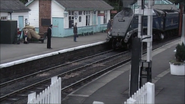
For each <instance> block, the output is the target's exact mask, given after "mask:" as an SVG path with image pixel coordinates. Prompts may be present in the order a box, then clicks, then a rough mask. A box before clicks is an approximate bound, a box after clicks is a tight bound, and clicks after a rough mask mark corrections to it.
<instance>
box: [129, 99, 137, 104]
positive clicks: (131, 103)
mask: <svg viewBox="0 0 185 104" xmlns="http://www.w3.org/2000/svg"><path fill="white" fill-rule="evenodd" d="M127 104H136V100H135V99H133V98H129V99H128V100H127Z"/></svg>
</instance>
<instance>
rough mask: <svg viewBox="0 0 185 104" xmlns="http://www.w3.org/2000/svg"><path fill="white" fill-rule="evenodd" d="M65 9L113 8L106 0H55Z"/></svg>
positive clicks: (31, 0)
mask: <svg viewBox="0 0 185 104" xmlns="http://www.w3.org/2000/svg"><path fill="white" fill-rule="evenodd" d="M33 1H35V0H30V2H28V3H26V6H28V5H30V4H31V3H32V2H33ZM54 1H56V2H58V4H59V5H61V6H62V7H64V8H65V10H111V9H113V7H112V6H110V5H109V4H108V3H106V2H105V1H104V0H54Z"/></svg>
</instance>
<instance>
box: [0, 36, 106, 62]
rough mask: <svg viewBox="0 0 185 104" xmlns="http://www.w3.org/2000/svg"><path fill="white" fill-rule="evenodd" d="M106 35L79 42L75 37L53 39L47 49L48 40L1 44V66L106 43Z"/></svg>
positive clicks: (82, 38)
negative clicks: (61, 51)
mask: <svg viewBox="0 0 185 104" xmlns="http://www.w3.org/2000/svg"><path fill="white" fill-rule="evenodd" d="M106 38H107V34H106V33H95V34H93V35H87V36H79V37H78V38H77V42H74V41H73V37H65V38H51V48H52V49H47V48H46V47H47V39H46V40H45V41H44V43H41V42H39V41H38V42H34V43H33V42H32V43H29V44H24V43H20V44H0V49H1V50H0V56H1V57H0V64H4V63H8V62H12V61H16V60H20V59H24V58H29V57H32V56H36V55H41V54H45V53H49V52H54V51H59V50H64V49H68V48H73V47H77V46H81V45H87V44H92V43H96V42H104V41H106Z"/></svg>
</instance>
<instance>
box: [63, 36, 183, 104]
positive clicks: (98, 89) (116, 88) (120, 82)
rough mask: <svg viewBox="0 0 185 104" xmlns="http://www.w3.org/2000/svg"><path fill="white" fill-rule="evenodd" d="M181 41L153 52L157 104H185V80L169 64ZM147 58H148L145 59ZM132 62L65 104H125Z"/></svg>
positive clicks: (104, 77) (87, 85) (93, 83)
mask: <svg viewBox="0 0 185 104" xmlns="http://www.w3.org/2000/svg"><path fill="white" fill-rule="evenodd" d="M179 42H180V40H179V39H178V40H175V41H173V42H171V43H168V44H166V45H164V46H163V47H161V48H158V49H157V50H154V51H153V52H152V55H153V60H152V83H154V85H155V104H185V76H176V75H171V73H170V65H169V60H171V59H172V58H173V57H174V54H175V53H174V49H175V47H176V45H177V44H178V43H179ZM143 57H146V56H143ZM130 66H131V65H130V62H128V63H127V64H125V65H122V66H121V67H119V68H116V69H115V70H113V71H111V72H108V73H106V74H104V75H102V76H101V77H99V78H97V79H96V80H94V81H93V82H91V83H88V84H86V85H85V86H83V87H82V88H80V89H78V90H77V91H75V92H73V93H71V94H70V95H69V96H68V97H67V98H66V99H64V100H63V104H93V102H94V101H98V102H101V103H102V104H124V101H126V100H127V99H128V98H129V95H128V92H129V73H130V68H131V67H130Z"/></svg>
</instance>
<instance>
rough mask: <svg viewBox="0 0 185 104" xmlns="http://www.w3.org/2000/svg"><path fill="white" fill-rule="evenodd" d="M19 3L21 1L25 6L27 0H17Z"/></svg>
mask: <svg viewBox="0 0 185 104" xmlns="http://www.w3.org/2000/svg"><path fill="white" fill-rule="evenodd" d="M19 1H21V2H22V3H24V4H26V3H27V2H28V0H19Z"/></svg>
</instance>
